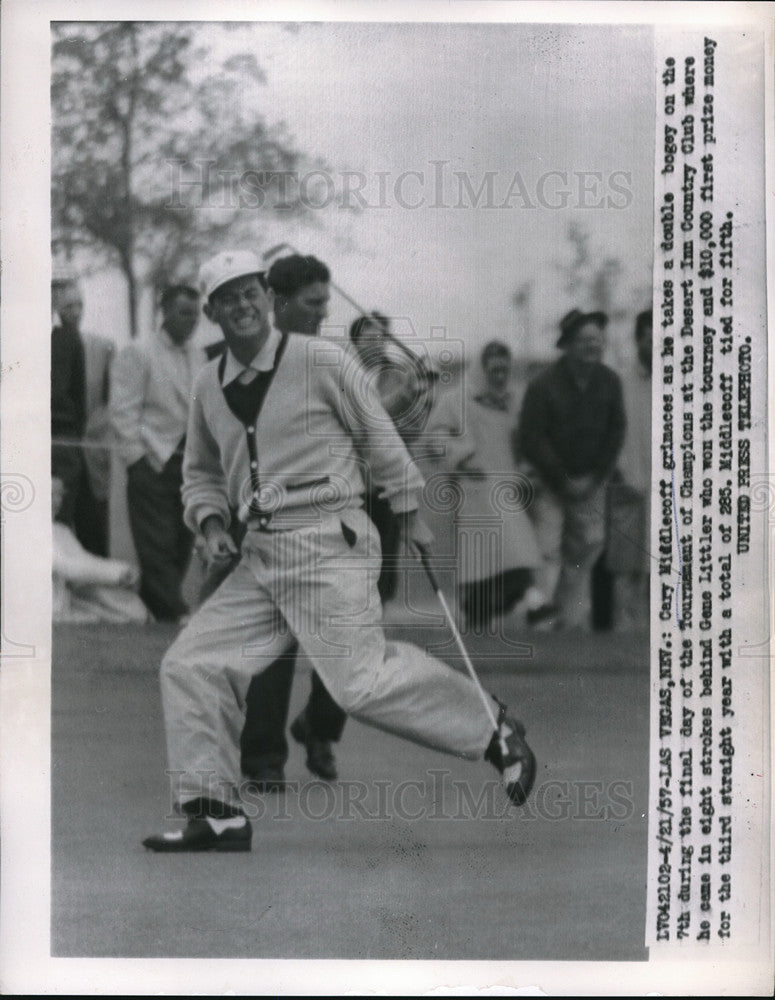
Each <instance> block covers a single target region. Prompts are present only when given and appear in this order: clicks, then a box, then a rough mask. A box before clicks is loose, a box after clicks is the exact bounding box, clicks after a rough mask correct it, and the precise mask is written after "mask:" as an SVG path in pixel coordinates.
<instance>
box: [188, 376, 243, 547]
mask: <svg viewBox="0 0 775 1000" xmlns="http://www.w3.org/2000/svg"><path fill="white" fill-rule="evenodd" d="M202 397H203V387H201V386H200V384H199V383H197V386H195V388H194V400H193V403H192V405H191V412H190V413H189V417H188V429H187V431H186V450H185V454H184V456H183V488H182V491H181V495H182V498H183V506H184V509H185V514H184V519H185V522H186V525H187V526H188V527H189V528H190V529H191V531H193V532H194V533H198V532H200V531H201V528H202V525H203V524H204V522H205V520H207V519H208V518H210V517H217V518H218V519H219V520H220V522H221V524H222V526H223V527H224V528H227V527H228V525H229V522H230V520H231V513H230V509H229V493H228V487H227V484H226V477H225V475H224V472H223V466H222V464H221V452H220V448H219V447H218V443H217V441H216V440H215V438H214V437H213V434H212V431H211V430H210V427H209V425H208V423H207V420H206V419H205V414H204V407H203V402H202Z"/></svg>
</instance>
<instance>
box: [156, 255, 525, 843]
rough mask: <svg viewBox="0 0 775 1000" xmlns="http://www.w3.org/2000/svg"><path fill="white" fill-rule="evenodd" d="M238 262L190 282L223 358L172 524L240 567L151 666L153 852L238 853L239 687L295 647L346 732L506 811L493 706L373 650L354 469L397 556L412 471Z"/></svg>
mask: <svg viewBox="0 0 775 1000" xmlns="http://www.w3.org/2000/svg"><path fill="white" fill-rule="evenodd" d="M260 270H261V264H260V262H259V260H258V258H257V257H255V256H254V255H253V254H252V253H249V252H239V251H235V252H226V253H221V254H219V255H218V256H216V257H215V258H213V259H212V260H210V261H209V262H208V263H206V264H205V265H204V266H203V267H202V270H201V272H200V289H201V292H202V296H203V298H204V300H205V305H204V312H205V315H206V316H207V317H208V318H209V319H210V320H211V321H212V322H214V323H216V324H217V325H218V326H220V327H221V330H222V331H223V335H224V338H225V340H226V344H227V348H228V349H227V351H226V352H225V353H224V355H223V356H222V357H221V358H220V359H214V360H213V361H211V362H210V363H209V364H208V365H206V366H205V367H204V368H203V369H202V371H201V372H200V374H199V376H198V378H197V381H196V385H195V389H194V402H193V406H192V409H191V413H190V418H189V425H188V432H187V437H186V450H185V458H184V463H183V480H184V482H183V502H184V507H185V519H186V523H187V524H188V526H189V527H190V528H191V529H192V530H195V531H200V532H201V533H202V535H203V536H204V538H205V541H206V544H207V546H208V549H209V551H210V554H211V556H212V557H213V558H214V559H228V558H229V557H230V556H231V555H232V554H233V553H234V543H233V541H232V539H231V537H230V535H229V533H228V531H227V528H228V523H229V517H230V514H229V511H230V509H235V510H238V511H239V516H240V517H241V518H242V519H244V520H245V521H246V524H247V532H246V535H245V540H244V542H243V546H242V559H241V562H240V564H239V565H238V566H237V568H236V569H235V570H234V572H233V573H231V575H230V576H229V577H228V578H227V579H226V581H225V582H224V583H223V584H222V586H221V587H219V588H218V590H216V592H215V593H214V594H213V595H212V597H210V599H209V600H208V601H207V602H206V603H205V604H204V605H202V607H201V608H200V609H199V610H198V611H197V612H196V614H195V615H194V616H193V617H192V619H191V621H190V622H189V623H188V625H187V626H186V627H185V629H184V630H183V631H182V632H181V633H180V635H179V636H178V638H177V639H176V640H175V642H174V643H173V645H172V647H171V648H170V650H169V651H168V653H167V655H166V656H165V657H164V661H163V663H162V668H161V688H162V700H163V706H164V719H165V727H166V734H167V751H168V758H169V769H170V773H171V775H172V776H173V781H174V788H173V794H174V796H175V798H176V800H177V802H178V805H179V807H180V809H181V811H182V812H183V813H184V814H185V815H186V816H187V817H188V823H187V825H186V826H185V828H184V829H181V830H177V831H174V832H168V833H163V834H160V835H156V836H152V837H149V838H147V839H146V840H145V841H144V842H143V843H144V845H145V846H146V847H148V848H150V849H151V850H154V851H202V850H209V849H214V850H218V851H246V850H249V849H250V844H251V837H252V830H251V825H250V823H249V822H248V819H247V817H246V816H245V813H244V810H243V806H242V803H241V800H240V796H239V781H240V766H239V747H238V744H239V736H240V730H241V728H242V724H243V718H244V699H245V693H246V691H247V688H248V685H249V683H250V680H251V678H252V677H253V675H254V674H256V673H257V672H259V671H260V670H262V669H264V668H265V667H266V666H267V665H268V664H270V663H271V662H272V661H274V660H276V659H277V657H278V656H280V655H282V654H283V653H284V652H285V651H286V650H287V649H288V648H289V647H290V646H291V644H292V643H293V641H294V638H295V639H297V640H298V642H299V643H300V645H301V647H302V649H303V650H304V652H305V653H306V654H307V656H308V657H309V659H310V660H311V661H312V664H313V667H314V668H315V670H316V671H317V672H318V674H319V676H320V678H321V679H322V681H323V683H324V684H325V686H326V687H327V688H328V690H329V693H330V694H331V696H332V697H333V698H334V699H335V700H336V702H337V703H338V704H339V705H340V706H341V707H342V709H344V710H345V711H346V712H347V713H349V714H350V715H352V716H354V717H355V718H357V719H360V720H361V721H362V722H364V723H366V724H368V725H371V726H375V727H377V728H379V729H384V730H386V731H388V732H392V733H394V734H395V735H397V736H402V737H404V738H405V739H408V740H412V741H413V742H415V743H419V744H421V745H424V746H428V747H432V748H434V749H436V750H442V751H446V752H447V753H450V754H454V755H456V756H459V757H462V758H465V759H468V760H477V759H481V758H482V757H484V758H485V759H487V760H489V761H490V762H491V763H492V764H493V765H494V766H495V767H496V768H497V769H498V770H499V771H500V772H501V774H502V775H503V780H504V784H505V786H506V790H507V793H508V795H509V797H510V798H511V800H512V801H513V802H514V803H515V804H517V805H521V804H522V803H523V802H524V801H525V799H526V797H527V796H528V794H529V793H530V790H531V788H532V785H533V782H534V780H535V772H536V761H535V757H534V755H533V753H532V751H531V750H530V748H529V747H528V745H527V744H526V742H525V740H524V728H523V726H522V725H521V724H520V723H518V722H516V721H515V720H513V719H511V718H510V717H508V716H507V715H506V710H505V707H504V706H503V705H501V704H500V703H498V702H496V701H495V700H494V701H493V707H494V709H495V710H496V712H495V714H496V715H497V720H498V728H497V730H495V731H494V730H493V725H492V721H491V718H492V716H491V713H490V712H488V710H487V709H486V708H485V706H484V705H483V703H482V700H481V698H480V694H479V691H478V689H477V687H476V685H475V684H474V683H473V681H472V680H470V679H469V678H468V677H466V676H464V675H463V674H460V673H457V672H455V671H454V670H452V669H450V668H449V667H448V666H446V665H445V664H443V663H441V662H440V661H439V660H436V659H434V658H433V657H431V656H428V655H427V654H425V653H424V652H423V651H422V650H420V649H419V648H418V647H416V646H412V645H410V644H407V643H399V642H394V643H386V641H385V637H384V635H383V633H382V629H381V628H380V625H379V622H380V618H381V608H380V603H379V597H378V593H377V577H378V575H379V564H380V553H379V540H378V536H377V532H376V529H375V528H374V526H373V524H372V523H371V521H370V520H369V519H368V517H367V516H366V514H365V512H364V511H363V508H362V503H363V495H364V490H365V486H364V465H363V463H364V461H365V462H367V464H368V468H369V469H370V470H371V476H372V481H373V482H374V483H375V484H376V485H377V487H378V488H379V489H380V490H381V491H382V495H383V496H384V497H385V498H386V499H387V501H388V502H389V503H390V505H391V508H392V510H393V511H394V512H395V513H396V514H397V515H399V517H400V519H401V522H402V527H403V535H404V540H405V542H406V544H407V545H411V544H425V543H427V541H428V540H429V533H428V530H427V528H425V526H424V525H423V524H422V522H421V521H420V520H419V518H418V516H417V506H418V494H419V492H420V490H421V488H422V479H421V477H420V474H419V472H418V470H417V468H416V466H415V465H414V463H413V462H412V460H411V458H410V457H409V454H408V452H407V451H406V448H405V447H404V445H403V444H402V442H401V439H400V438H399V436H398V434H397V433H396V431H395V428H394V426H393V423H392V421H391V420H390V418H389V417H388V415H387V413H386V412H385V410H384V409H383V408H382V406H381V404H380V402H379V400H378V398H377V396H376V394H375V392H374V390H373V389H372V388H370V384H369V382H370V380H368V379H367V378H365V377H363V376H364V373H363V369H362V367H361V366H360V363H359V362H358V361H357V360H356V359H354V358H353V357H352V356H351V355H350V354H349V353H348V352H346V351H345V350H344V349H342V348H341V347H340V346H339V345H337V344H336V343H334V342H331V341H325V340H322V339H317V338H315V339H313V338H309V337H305V336H301V335H296V334H283V333H281V332H280V331H279V330H274V329H272V327H271V325H270V314H271V309H272V300H273V294H272V292H271V290H270V291H265V290H264V289H263V287H262V285H261V282H260V281H259V279H258V272H259V271H260Z"/></svg>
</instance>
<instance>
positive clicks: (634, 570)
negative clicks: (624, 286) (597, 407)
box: [608, 309, 652, 629]
mask: <svg viewBox="0 0 775 1000" xmlns="http://www.w3.org/2000/svg"><path fill="white" fill-rule="evenodd" d="M635 345H636V349H637V357H636V360H635V363H634V365H633V366H632V368H631V370H630V371H629V372H628V373H627V376H626V378H625V380H624V406H625V411H626V413H627V434H626V436H625V439H624V447H623V448H622V453H621V455H620V456H619V471H620V473H621V480H622V481H621V483H619V484H617V485H616V486H613V487H612V488H611V496H610V507H611V511H612V515H613V518H612V529H613V530H612V531H611V535H612V537H611V538H610V544H609V546H608V548H609V552H608V563H609V567H610V569H611V570H612V572H613V573H614V574H615V579H616V595H615V615H616V627H617V628H619V629H628V628H633V627H637V626H640V625H644V624H646V622H647V613H648V585H649V568H650V567H649V524H650V519H649V495H650V492H651V364H652V313H651V310H650V309H647V310H645V311H644V312H642V313H639V314H638V316H637V318H636V320H635Z"/></svg>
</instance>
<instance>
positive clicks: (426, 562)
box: [414, 542, 498, 732]
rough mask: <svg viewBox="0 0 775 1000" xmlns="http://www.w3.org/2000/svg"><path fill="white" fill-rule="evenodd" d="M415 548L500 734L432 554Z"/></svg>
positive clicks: (425, 549)
mask: <svg viewBox="0 0 775 1000" xmlns="http://www.w3.org/2000/svg"><path fill="white" fill-rule="evenodd" d="M414 546H415V548H416V549H417V551H418V552H419V553H420V559H421V560H422V564H423V568H424V570H425V572H426V574H427V576H428V580H429V581H430V584H431V587H433V590H434V591H435V593H436V596H437V597H438V599H439V603H440V604H441V606H442V608H443V609H444V614H445V616H446V619H447V624H448V625H449V627H450V629H452V634H453V636H454V637H455V642H456V643H457V647H458V649H459V650H460V652H461V654H462V656H463V662H464V663H465V665H466V669H467V670H468V673H469V674H470V676H471V680H472V681H473V682H474V684H475V685H476V689H477V691H478V692H479V697H480V698H481V699H482V704H483V705H484V708H485V711H486V712H487V714H488V716H489V717H490V721H491V722H492V728H493V729H494V730H495V731H496V732H498V723H497V721H496V719H495V712H494V711H493V707H492V699H491V698H490V696H489V695H488V694H487V692H486V691H485V690H484V688H483V687H482V683H481V681H480V680H479V678H478V676H477V674H476V671H475V670H474V665H473V663H472V662H471V657H470V656H469V655H468V653H467V651H466V648H465V646H464V645H463V640H462V638H461V636H460V632H459V631H458V628H457V625H456V624H455V620H454V618H453V617H452V612H451V611H450V610H449V605H448V604H447V601H446V598H445V597H444V594H443V592H442V590H441V587H440V586H439V581H438V580H437V579H436V574H435V573H434V572H433V567H432V566H431V563H430V553H429V552H428V549H427V547H426V546H425V545H422V544H421V543H419V542H415V543H414Z"/></svg>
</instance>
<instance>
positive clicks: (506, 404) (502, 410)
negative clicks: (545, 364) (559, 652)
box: [435, 341, 549, 631]
mask: <svg viewBox="0 0 775 1000" xmlns="http://www.w3.org/2000/svg"><path fill="white" fill-rule="evenodd" d="M481 364H482V369H483V371H484V376H485V389H484V391H483V392H481V393H479V394H477V395H476V396H473V398H471V399H470V400H469V401H468V404H467V405H466V407H465V411H464V415H463V416H464V419H463V420H460V419H457V420H454V421H451V422H449V423H448V425H447V427H446V434H445V437H447V438H448V440H449V448H448V449H447V462H448V464H447V468H448V470H449V471H451V472H452V473H453V474H454V476H455V478H456V479H457V481H458V483H459V485H460V493H461V507H460V509H459V511H458V513H457V517H456V534H457V542H456V552H457V554H458V567H457V574H458V575H457V580H458V608H459V615H460V620H461V626H462V627H464V628H472V629H474V630H475V631H482V630H484V629H486V628H487V627H488V626H489V625H490V623H491V621H492V619H493V618H494V617H495V616H497V615H503V614H507V613H508V612H509V611H511V610H512V609H514V608H515V606H516V605H517V604H518V603H520V602H522V603H523V605H524V608H525V610H526V611H527V612H528V614H529V616H530V620H531V621H533V620H535V621H538V620H540V619H542V618H544V617H545V616H546V615H547V614H548V613H549V609H548V607H547V605H546V601H545V599H544V596H543V594H542V593H541V592H540V590H539V589H538V588H537V587H536V586H535V571H536V570H537V569H538V568H539V567H540V564H541V557H540V554H539V551H538V547H537V545H536V540H535V534H534V530H533V525H532V524H531V522H530V519H529V518H528V516H527V514H526V513H525V506H526V503H527V500H528V499H529V487H528V488H527V489H526V487H527V483H525V482H524V481H523V480H524V477H523V476H521V475H520V474H519V473H518V472H517V469H516V465H515V462H514V458H513V454H512V450H511V430H512V428H513V426H514V422H515V419H516V412H515V410H516V407H515V401H514V394H513V392H512V391H511V389H510V388H509V380H510V378H511V352H510V350H509V349H508V347H507V346H506V345H505V344H503V343H501V342H499V341H491V342H490V343H488V344H487V345H486V346H485V348H484V350H483V351H482V355H481ZM444 412H446V414H447V420H449V416H450V415H451V414H452V413H453V411H452V409H451V408H448V409H447V410H446V411H442V413H444ZM440 419H442V420H443V417H441V415H440ZM435 429H436V432H439V431H440V430H441V423H440V422H439V421H438V420H437V422H436V427H435Z"/></svg>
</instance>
